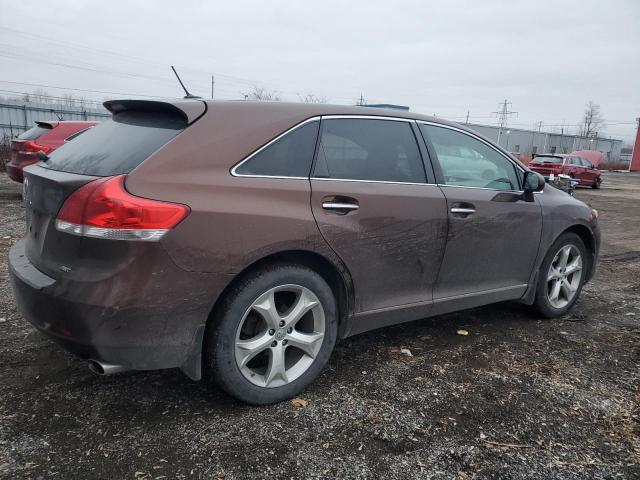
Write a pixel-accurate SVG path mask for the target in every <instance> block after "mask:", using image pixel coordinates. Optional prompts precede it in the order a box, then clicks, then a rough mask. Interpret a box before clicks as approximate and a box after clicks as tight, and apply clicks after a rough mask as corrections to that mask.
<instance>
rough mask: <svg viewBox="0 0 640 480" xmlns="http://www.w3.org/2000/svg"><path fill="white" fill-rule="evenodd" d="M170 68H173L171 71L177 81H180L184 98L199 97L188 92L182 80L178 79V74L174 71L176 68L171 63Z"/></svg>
mask: <svg viewBox="0 0 640 480" xmlns="http://www.w3.org/2000/svg"><path fill="white" fill-rule="evenodd" d="M171 70H173V73H175V74H176V78H177V79H178V81H179V82H180V86H181V87H182V89H183V90H184V93H186V95H185V96H184V98H201V97H199V96H197V95H191V94H190V93H189V90H187V87H185V86H184V83H182V80H180V76H179V75H178V72H176V69H175V68H173V65H171Z"/></svg>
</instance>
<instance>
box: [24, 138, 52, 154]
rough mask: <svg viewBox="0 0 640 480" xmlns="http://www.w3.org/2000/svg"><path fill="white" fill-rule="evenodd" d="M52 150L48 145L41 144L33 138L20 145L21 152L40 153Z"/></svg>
mask: <svg viewBox="0 0 640 480" xmlns="http://www.w3.org/2000/svg"><path fill="white" fill-rule="evenodd" d="M50 151H51V147H47V146H46V145H40V144H38V143H36V142H34V141H33V140H27V141H26V142H24V143H23V144H22V145H20V153H38V152H44V153H49V152H50Z"/></svg>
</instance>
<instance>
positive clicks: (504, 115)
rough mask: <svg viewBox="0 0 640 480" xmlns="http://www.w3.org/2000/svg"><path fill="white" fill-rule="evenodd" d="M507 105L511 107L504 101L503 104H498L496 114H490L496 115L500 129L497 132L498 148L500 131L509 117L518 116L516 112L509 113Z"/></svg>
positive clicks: (509, 103)
mask: <svg viewBox="0 0 640 480" xmlns="http://www.w3.org/2000/svg"><path fill="white" fill-rule="evenodd" d="M509 105H511V102H509V101H508V100H507V99H505V100H504V102H502V103H500V104H499V107H500V110H498V111H497V112H491V113H494V114H496V115H497V116H498V119H499V120H500V128H499V130H498V146H500V138H501V137H502V130H503V129H504V127H505V126H506V125H507V121H508V120H509V116H510V115H517V114H518V112H513V111H510V110H509Z"/></svg>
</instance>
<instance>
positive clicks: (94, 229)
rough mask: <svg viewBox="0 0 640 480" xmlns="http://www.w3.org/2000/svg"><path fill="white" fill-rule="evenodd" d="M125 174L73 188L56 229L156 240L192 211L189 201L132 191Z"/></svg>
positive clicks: (122, 237)
mask: <svg viewBox="0 0 640 480" xmlns="http://www.w3.org/2000/svg"><path fill="white" fill-rule="evenodd" d="M124 178H125V175H120V176H117V177H106V178H100V179H98V180H94V181H93V182H89V183H87V184H86V185H83V186H82V187H80V188H79V189H78V190H76V191H75V192H73V193H72V194H71V196H70V197H69V198H67V200H66V201H65V202H64V204H63V205H62V208H61V209H60V211H59V212H58V216H57V217H56V223H55V225H56V229H57V230H59V231H61V232H65V233H70V234H72V235H80V236H84V237H93V238H105V239H110V240H143V241H149V242H156V241H158V240H160V239H161V238H162V237H163V236H164V234H165V233H167V232H168V231H169V230H171V229H172V228H173V227H175V226H176V225H177V224H178V223H180V222H181V221H182V220H183V219H184V218H185V217H186V216H187V215H189V213H190V212H191V210H190V209H189V207H187V206H186V205H181V204H177V203H169V202H161V201H158V200H150V199H148V198H141V197H136V196H134V195H131V194H130V193H129V192H127V191H126V190H125V188H124Z"/></svg>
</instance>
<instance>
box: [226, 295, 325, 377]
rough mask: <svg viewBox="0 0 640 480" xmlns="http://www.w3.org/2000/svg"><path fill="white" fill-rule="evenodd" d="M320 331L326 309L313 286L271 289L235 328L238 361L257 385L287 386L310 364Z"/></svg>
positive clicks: (317, 344)
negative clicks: (313, 290) (314, 291)
mask: <svg viewBox="0 0 640 480" xmlns="http://www.w3.org/2000/svg"><path fill="white" fill-rule="evenodd" d="M324 334H325V315H324V309H323V308H322V304H321V303H320V300H319V299H318V297H317V296H316V295H315V294H314V293H313V292H312V291H311V290H309V289H308V288H306V287H303V286H301V285H292V284H290V285H281V286H278V287H274V288H271V289H269V290H268V291H266V292H264V293H263V294H261V295H260V296H259V297H258V298H257V299H256V300H255V301H254V302H253V303H252V304H251V306H250V307H249V308H248V309H247V310H246V312H245V314H244V316H243V318H242V321H241V322H240V325H239V326H238V330H237V332H236V340H235V359H236V365H237V366H238V368H239V369H240V372H241V373H242V375H243V376H244V377H245V378H246V379H247V380H249V381H250V382H251V383H253V384H255V385H258V386H260V387H266V388H273V387H280V386H283V385H286V384H288V383H290V382H292V381H294V380H295V379H297V378H298V377H300V375H302V374H303V373H304V372H305V371H307V370H308V369H309V367H310V366H311V365H312V364H313V362H314V360H315V358H316V356H317V355H318V353H319V351H320V348H321V347H322V341H323V339H324Z"/></svg>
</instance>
